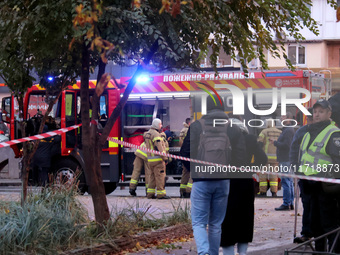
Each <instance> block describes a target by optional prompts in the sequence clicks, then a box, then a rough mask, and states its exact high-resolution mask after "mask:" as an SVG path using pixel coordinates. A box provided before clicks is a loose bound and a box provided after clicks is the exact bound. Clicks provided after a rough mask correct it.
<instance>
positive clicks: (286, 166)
mask: <svg viewBox="0 0 340 255" xmlns="http://www.w3.org/2000/svg"><path fill="white" fill-rule="evenodd" d="M292 118H293V114H292V113H290V112H287V115H282V116H281V121H282V122H283V121H284V124H285V125H286V126H285V127H283V128H282V133H281V135H280V136H279V138H278V140H277V141H274V140H270V141H271V142H272V143H274V145H275V146H276V148H277V150H276V155H277V161H278V162H279V166H280V172H281V173H285V174H290V173H292V169H291V165H290V162H289V150H290V145H291V143H292V141H293V137H294V128H293V127H292V122H291V119H292ZM281 184H282V189H283V203H282V205H280V206H279V207H277V208H275V210H276V211H289V210H294V205H293V204H294V182H293V179H292V178H289V177H284V176H282V177H281Z"/></svg>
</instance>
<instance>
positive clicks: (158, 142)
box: [145, 118, 170, 199]
mask: <svg viewBox="0 0 340 255" xmlns="http://www.w3.org/2000/svg"><path fill="white" fill-rule="evenodd" d="M161 129H162V121H161V120H160V119H158V118H156V119H154V120H153V121H152V125H151V128H150V130H149V131H148V132H147V133H146V134H145V145H146V148H148V149H151V150H156V151H159V152H163V153H166V147H165V144H164V140H163V138H162V137H161V134H160V133H159V132H160V130H161ZM147 155H148V164H149V167H150V175H149V186H148V189H147V198H156V197H157V198H159V199H169V198H170V197H168V196H167V195H166V191H165V176H166V164H167V162H168V157H166V156H160V155H157V154H154V153H150V152H148V153H147ZM156 188H157V196H155V193H156Z"/></svg>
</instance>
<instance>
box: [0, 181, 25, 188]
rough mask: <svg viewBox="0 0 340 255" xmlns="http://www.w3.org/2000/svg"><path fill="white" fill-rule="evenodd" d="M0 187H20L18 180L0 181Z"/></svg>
mask: <svg viewBox="0 0 340 255" xmlns="http://www.w3.org/2000/svg"><path fill="white" fill-rule="evenodd" d="M0 186H6V187H8V186H21V180H19V179H0Z"/></svg>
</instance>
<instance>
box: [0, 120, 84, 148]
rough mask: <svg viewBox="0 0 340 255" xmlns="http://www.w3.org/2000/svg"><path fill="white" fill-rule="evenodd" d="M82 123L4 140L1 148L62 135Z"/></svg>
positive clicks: (0, 145) (0, 144)
mask: <svg viewBox="0 0 340 255" xmlns="http://www.w3.org/2000/svg"><path fill="white" fill-rule="evenodd" d="M81 125H82V124H78V125H73V126H70V127H66V128H61V129H58V130H54V131H51V132H46V133H43V134H39V135H32V136H29V137H24V138H20V139H16V140H11V141H8V142H2V143H0V148H2V147H7V146H11V145H14V144H18V143H23V142H28V141H34V140H40V139H44V138H47V137H51V136H55V135H61V134H63V133H66V132H68V131H71V130H73V129H76V128H78V127H80V126H81Z"/></svg>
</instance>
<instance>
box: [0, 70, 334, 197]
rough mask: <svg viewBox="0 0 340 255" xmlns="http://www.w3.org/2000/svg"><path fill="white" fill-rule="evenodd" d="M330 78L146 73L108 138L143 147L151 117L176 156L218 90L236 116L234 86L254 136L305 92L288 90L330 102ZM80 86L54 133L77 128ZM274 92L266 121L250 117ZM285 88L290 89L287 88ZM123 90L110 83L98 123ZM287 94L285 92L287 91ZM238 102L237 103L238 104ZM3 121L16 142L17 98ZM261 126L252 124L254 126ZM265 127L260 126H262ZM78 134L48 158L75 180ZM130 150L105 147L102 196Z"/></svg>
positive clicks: (33, 115) (126, 166)
mask: <svg viewBox="0 0 340 255" xmlns="http://www.w3.org/2000/svg"><path fill="white" fill-rule="evenodd" d="M129 79H130V77H121V78H120V83H121V84H127V83H128V81H129ZM330 84H331V83H330V79H326V78H324V76H323V75H322V74H317V73H313V72H311V71H304V70H299V71H288V70H284V71H265V72H260V71H255V72H252V71H250V72H249V74H248V76H245V74H244V73H243V72H239V71H232V72H220V73H219V74H218V76H215V73H213V72H209V73H188V74H186V73H176V74H174V73H171V74H165V75H149V74H145V75H142V76H140V77H139V78H138V79H137V83H136V85H135V87H134V89H133V90H132V93H131V94H130V97H129V100H128V102H127V104H126V106H125V108H124V110H123V112H122V115H121V117H120V119H118V120H117V122H116V123H115V125H114V127H113V128H112V130H111V133H110V136H111V137H113V138H116V139H119V140H124V141H127V142H130V143H133V144H137V145H140V144H141V143H142V142H143V138H142V135H143V133H144V132H145V131H147V130H148V129H149V128H150V125H151V123H152V120H153V118H156V117H158V118H160V119H161V120H162V122H163V128H164V129H165V130H166V129H167V130H170V131H172V133H173V134H174V139H173V141H172V143H170V150H169V152H170V153H172V154H178V153H179V150H180V147H179V146H178V136H179V132H180V130H181V129H182V128H183V122H184V121H185V119H186V118H188V117H191V118H192V119H193V120H195V119H199V118H200V117H201V116H202V115H203V114H205V101H206V98H207V97H208V96H210V95H209V93H207V91H209V92H210V93H213V91H212V90H211V88H213V90H215V89H216V91H217V92H218V94H219V95H220V96H221V99H222V100H223V101H224V103H225V105H226V111H227V112H231V111H233V110H234V111H235V109H233V105H235V104H236V103H234V102H233V97H234V95H233V94H232V93H231V91H230V90H229V89H226V88H225V85H232V86H233V87H234V88H236V89H238V90H239V91H241V93H242V94H243V96H244V97H243V99H244V104H245V106H244V118H245V120H247V121H248V120H255V121H253V122H252V125H251V126H249V127H248V128H249V130H250V132H252V133H254V134H258V133H259V132H260V131H261V128H262V127H261V125H260V124H261V120H263V119H264V118H267V117H270V118H274V119H275V118H276V117H277V116H278V118H279V116H280V115H281V114H280V109H281V101H280V96H281V90H282V89H283V88H285V89H286V91H285V94H287V95H286V96H287V97H289V98H290V99H294V98H296V99H301V98H303V97H304V96H305V95H304V94H303V93H296V92H294V91H293V89H292V91H291V92H290V89H289V88H304V89H306V90H308V91H309V92H310V93H311V100H309V102H307V103H306V104H305V105H304V106H305V107H306V108H308V107H310V106H312V104H313V103H314V102H315V100H317V99H318V98H320V97H324V98H328V96H329V95H330V91H331V85H330ZM95 85H96V83H95V82H92V81H91V82H90V88H91V92H90V93H94V88H95ZM79 88H80V83H79V82H78V83H77V84H74V85H73V86H69V88H68V89H67V90H65V91H63V93H62V95H61V97H60V99H59V101H58V102H57V103H56V104H55V106H54V108H53V111H52V112H51V114H50V116H51V119H52V120H53V121H55V122H56V128H63V127H68V126H72V125H75V124H78V123H81V116H80V90H79ZM249 88H251V89H252V94H250V93H249ZM273 88H277V97H278V104H277V106H276V107H275V111H273V113H272V114H271V115H270V116H258V115H256V114H253V113H252V112H251V110H250V109H249V107H248V104H247V103H248V97H249V96H251V97H252V105H253V107H254V108H255V109H258V110H264V109H270V108H271V107H272V101H273V99H272V98H273ZM287 88H288V89H287ZM123 91H124V89H118V88H116V87H115V85H114V83H113V82H110V84H109V86H108V88H107V89H106V91H105V92H104V93H103V95H102V96H101V98H100V116H101V119H100V123H101V124H102V126H105V123H106V120H107V117H108V116H110V114H111V113H112V111H113V109H114V108H115V106H116V105H117V103H118V101H119V99H120V95H121V94H122V93H123ZM287 91H288V92H287ZM44 97H45V91H44V89H43V88H41V87H40V86H39V85H35V86H33V87H32V88H30V89H29V90H28V91H27V93H26V95H25V100H24V107H25V109H24V119H25V120H26V121H28V122H29V121H31V120H34V119H37V118H38V117H39V115H41V114H44V112H45V111H46V109H47V104H46V103H45V101H44ZM238 103H239V102H238ZM2 109H3V113H4V114H3V120H4V121H5V122H6V123H8V124H9V125H10V130H11V132H10V134H11V139H16V138H18V137H20V135H21V131H20V128H19V125H18V112H17V109H18V106H17V102H16V100H15V98H14V97H13V96H12V97H7V98H3V100H2ZM287 111H291V112H292V113H293V115H294V116H295V118H296V119H297V122H298V123H299V124H301V123H302V122H303V120H302V114H301V113H300V110H299V109H297V108H296V106H294V105H288V106H287ZM256 121H257V122H259V123H260V124H256V125H255V122H256ZM263 128H264V126H263ZM81 147H82V146H81V129H78V130H75V131H70V132H68V133H66V134H63V135H62V141H61V144H60V145H59V147H58V149H57V150H56V151H55V153H54V156H53V158H52V166H53V169H52V170H53V172H54V173H58V172H61V173H64V174H65V175H71V176H72V175H73V173H74V171H75V170H76V169H77V167H80V168H82V167H83V165H84V161H83V159H82V153H81ZM133 160H134V149H130V148H126V147H124V148H123V147H121V146H118V145H117V144H115V143H113V142H108V143H107V146H106V147H105V148H104V149H103V153H102V163H101V165H102V171H103V174H102V176H103V182H104V185H105V189H106V193H107V194H108V193H111V192H112V191H113V190H114V189H115V188H116V186H117V183H118V182H120V181H123V182H124V181H127V180H129V177H130V175H131V173H132V170H133V165H132V163H133ZM167 176H173V177H175V178H180V176H181V169H180V167H179V166H178V162H177V161H176V160H173V161H172V162H171V163H170V164H168V165H167ZM85 183H86V181H85V178H84V175H83V176H82V177H81V185H82V189H83V191H85V190H86V184H85Z"/></svg>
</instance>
